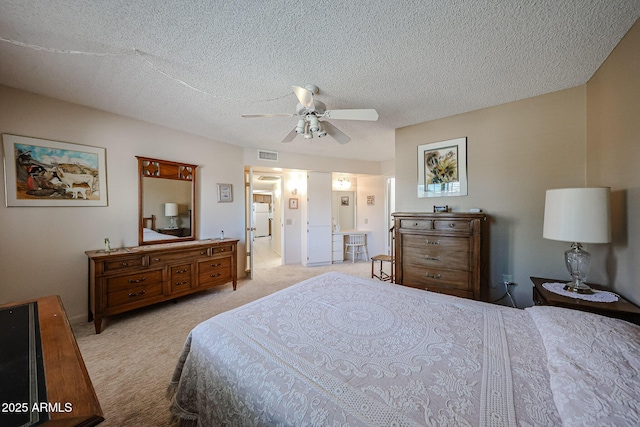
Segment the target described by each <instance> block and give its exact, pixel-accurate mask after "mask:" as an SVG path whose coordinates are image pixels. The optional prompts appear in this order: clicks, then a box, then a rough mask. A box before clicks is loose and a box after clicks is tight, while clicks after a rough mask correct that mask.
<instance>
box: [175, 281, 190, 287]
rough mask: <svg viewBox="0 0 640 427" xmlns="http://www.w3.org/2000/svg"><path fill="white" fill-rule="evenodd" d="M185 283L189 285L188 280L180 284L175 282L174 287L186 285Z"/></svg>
mask: <svg viewBox="0 0 640 427" xmlns="http://www.w3.org/2000/svg"><path fill="white" fill-rule="evenodd" d="M187 283H189V281H188V280H183V281H182V282H176V283H175V285H176V286H180V285H186V284H187Z"/></svg>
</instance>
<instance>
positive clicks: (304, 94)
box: [291, 86, 313, 108]
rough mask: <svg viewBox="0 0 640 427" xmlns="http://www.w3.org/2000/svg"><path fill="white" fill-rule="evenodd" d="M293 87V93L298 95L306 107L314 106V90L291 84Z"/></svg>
mask: <svg viewBox="0 0 640 427" xmlns="http://www.w3.org/2000/svg"><path fill="white" fill-rule="evenodd" d="M291 87H292V88H293V93H295V94H296V96H297V97H298V101H300V104H302V106H303V107H304V108H311V107H313V92H311V91H310V90H309V89H307V88H304V87H300V86H291Z"/></svg>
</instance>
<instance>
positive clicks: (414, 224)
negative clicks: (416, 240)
mask: <svg viewBox="0 0 640 427" xmlns="http://www.w3.org/2000/svg"><path fill="white" fill-rule="evenodd" d="M400 228H408V229H410V230H416V229H422V230H431V229H433V221H431V220H426V219H402V220H400Z"/></svg>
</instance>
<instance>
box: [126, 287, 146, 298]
mask: <svg viewBox="0 0 640 427" xmlns="http://www.w3.org/2000/svg"><path fill="white" fill-rule="evenodd" d="M146 293H147V290H146V289H143V290H141V291H140V292H136V293H135V294H129V298H133V297H139V296H140V295H144V294H146Z"/></svg>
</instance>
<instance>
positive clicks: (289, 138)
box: [282, 128, 298, 142]
mask: <svg viewBox="0 0 640 427" xmlns="http://www.w3.org/2000/svg"><path fill="white" fill-rule="evenodd" d="M296 136H298V133H297V132H296V128H293V129H291V132H289V133H288V134H287V136H285V137H284V138H283V139H282V142H291V141H293V139H294V138H295V137H296Z"/></svg>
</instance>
